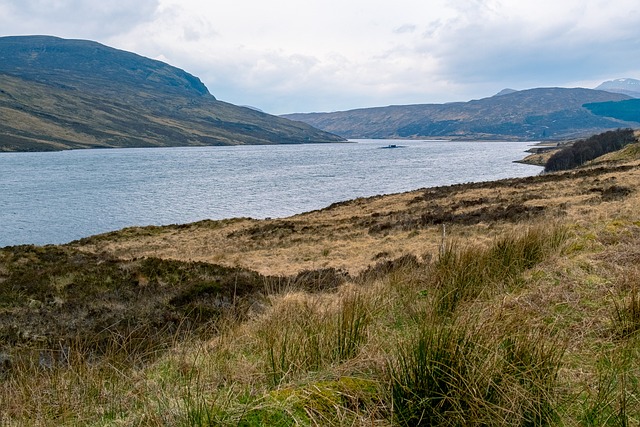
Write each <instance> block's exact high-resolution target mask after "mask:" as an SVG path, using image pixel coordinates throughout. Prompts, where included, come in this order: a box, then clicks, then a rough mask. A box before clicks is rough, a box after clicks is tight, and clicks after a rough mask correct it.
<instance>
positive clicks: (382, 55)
mask: <svg viewBox="0 0 640 427" xmlns="http://www.w3.org/2000/svg"><path fill="white" fill-rule="evenodd" d="M33 34H44V35H53V36H58V37H63V38H73V39H87V40H94V41H97V42H100V43H103V44H105V45H108V46H112V47H115V48H119V49H124V50H128V51H131V52H135V53H137V54H140V55H143V56H147V57H149V58H153V59H158V60H162V61H164V62H167V63H169V64H171V65H174V66H176V67H179V68H182V69H184V70H186V71H188V72H189V73H191V74H193V75H195V76H197V77H199V78H200V79H201V80H202V82H203V83H204V84H205V85H206V86H207V87H208V88H209V91H210V92H211V93H212V94H213V95H214V96H216V98H218V99H220V100H223V101H226V102H231V103H233V104H237V105H246V106H252V107H255V108H259V109H261V110H263V111H266V112H268V113H272V114H284V113H293V112H314V111H343V110H349V109H354V108H364V107H373V106H386V105H399V104H424V103H445V102H454V101H469V100H471V99H479V98H484V97H487V96H491V95H494V94H495V93H497V92H499V91H500V90H502V89H504V88H512V89H517V90H521V89H529V88H534V87H588V88H593V87H595V86H597V85H598V84H600V83H601V82H603V81H606V80H611V79H616V78H626V77H629V78H637V79H640V2H638V1H637V0H606V1H601V0H533V1H530V0H448V1H445V0H384V1H383V0H322V1H319V0H210V1H205V0H108V1H96V0H0V35H6V36H9V35H33Z"/></svg>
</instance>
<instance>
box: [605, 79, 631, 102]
mask: <svg viewBox="0 0 640 427" xmlns="http://www.w3.org/2000/svg"><path fill="white" fill-rule="evenodd" d="M596 89H597V90H606V91H607V92H613V93H623V94H625V95H629V96H631V97H633V98H640V80H636V79H616V80H609V81H607V82H604V83H602V84H601V85H600V86H598V87H597V88H596Z"/></svg>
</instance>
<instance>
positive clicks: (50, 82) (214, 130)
mask: <svg viewBox="0 0 640 427" xmlns="http://www.w3.org/2000/svg"><path fill="white" fill-rule="evenodd" d="M343 141H344V138H341V137H338V136H336V135H332V134H329V133H327V132H324V131H320V130H318V129H315V128H313V127H312V126H310V125H307V124H302V123H297V122H292V121H290V120H287V119H284V118H281V117H277V116H272V115H269V114H266V113H263V112H260V111H256V110H252V109H249V108H245V107H239V106H235V105H233V104H229V103H226V102H223V101H220V100H217V99H216V98H215V96H213V95H212V94H210V93H209V90H208V89H207V88H206V86H205V85H204V84H203V83H202V82H201V81H200V79H199V78H197V77H195V76H193V75H191V74H189V73H188V72H186V71H184V70H182V69H179V68H177V67H173V66H171V65H169V64H166V63H164V62H161V61H157V60H153V59H149V58H146V57H143V56H140V55H137V54H134V53H131V52H127V51H123V50H119V49H114V48H111V47H108V46H105V45H102V44H100V43H97V42H93V41H88V40H68V39H61V38H57V37H51V36H11V37H0V151H50V150H63V149H75V148H112V147H119V148H127V147H161V146H203V145H242V144H252V145H254V144H281V143H285V144H295V143H318V142H343Z"/></svg>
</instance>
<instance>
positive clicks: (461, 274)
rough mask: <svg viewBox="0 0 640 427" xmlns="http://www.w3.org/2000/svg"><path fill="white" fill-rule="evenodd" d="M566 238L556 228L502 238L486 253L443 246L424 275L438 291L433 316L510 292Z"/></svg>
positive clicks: (527, 231)
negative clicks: (485, 295) (486, 296)
mask: <svg viewBox="0 0 640 427" xmlns="http://www.w3.org/2000/svg"><path fill="white" fill-rule="evenodd" d="M566 238H567V233H566V230H564V229H562V228H560V227H552V228H551V230H550V231H548V230H545V229H543V228H542V227H536V228H530V229H528V230H526V231H525V232H524V233H522V234H520V235H517V234H514V235H510V236H507V237H504V238H502V239H500V240H498V241H496V242H495V243H494V244H493V245H492V246H491V247H489V248H487V249H482V248H474V247H468V248H462V249H460V248H459V247H458V246H457V245H451V244H449V245H447V246H445V247H444V248H443V250H442V251H441V252H440V256H439V258H438V259H437V260H436V261H435V263H433V264H432V265H431V266H430V267H429V271H428V275H429V279H428V280H429V281H430V283H431V286H433V287H435V288H436V289H437V290H438V298H437V301H436V310H437V312H438V313H440V314H443V315H447V314H451V313H453V312H454V311H455V309H456V308H457V306H458V304H460V303H461V302H464V301H469V300H472V299H475V298H478V297H480V296H481V295H483V294H489V293H490V292H495V290H496V289H497V290H500V291H505V290H509V289H510V288H513V287H514V286H516V285H517V284H518V282H519V281H520V280H521V279H520V276H521V274H522V273H523V272H524V271H525V270H527V269H529V268H531V267H533V266H535V265H536V264H538V263H540V262H541V261H542V260H544V259H545V258H546V257H547V256H548V255H550V254H551V253H552V252H553V251H554V250H555V249H557V248H558V247H559V246H560V245H561V244H562V242H564V241H565V240H566Z"/></svg>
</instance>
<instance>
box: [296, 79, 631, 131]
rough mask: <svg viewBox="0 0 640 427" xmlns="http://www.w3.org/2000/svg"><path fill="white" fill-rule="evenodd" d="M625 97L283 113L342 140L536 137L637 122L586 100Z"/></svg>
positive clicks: (563, 92) (540, 97)
mask: <svg viewBox="0 0 640 427" xmlns="http://www.w3.org/2000/svg"><path fill="white" fill-rule="evenodd" d="M625 99H629V96H627V95H623V94H614V93H609V92H604V91H596V90H591V89H579V88H578V89H564V88H539V89H530V90H523V91H516V92H511V93H509V92H508V91H507V93H501V94H500V95H499V96H492V97H489V98H484V99H480V100H473V101H469V102H455V103H450V104H421V105H397V106H389V107H379V108H366V109H358V110H351V111H344V112H335V113H311V114H288V115H285V116H284V117H286V118H289V119H292V120H300V121H302V122H305V123H308V124H310V125H312V126H315V127H318V128H320V129H323V130H326V131H328V132H333V133H336V134H338V135H342V136H344V137H347V138H359V137H360V138H395V137H400V138H424V137H444V138H470V139H517V140H539V139H550V138H569V137H579V136H584V135H587V134H593V133H597V132H600V131H603V130H606V129H615V128H619V127H637V126H639V125H640V124H639V123H635V122H634V123H629V122H623V121H621V120H617V119H613V118H605V117H599V116H596V115H594V114H593V113H591V112H590V111H589V110H587V109H586V108H584V107H583V105H584V104H586V103H594V102H606V101H621V100H625Z"/></svg>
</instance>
